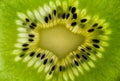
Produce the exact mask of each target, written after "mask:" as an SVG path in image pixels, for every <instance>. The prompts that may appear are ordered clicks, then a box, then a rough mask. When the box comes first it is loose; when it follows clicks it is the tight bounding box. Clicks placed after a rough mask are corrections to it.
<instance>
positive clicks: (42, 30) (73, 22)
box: [0, 0, 111, 81]
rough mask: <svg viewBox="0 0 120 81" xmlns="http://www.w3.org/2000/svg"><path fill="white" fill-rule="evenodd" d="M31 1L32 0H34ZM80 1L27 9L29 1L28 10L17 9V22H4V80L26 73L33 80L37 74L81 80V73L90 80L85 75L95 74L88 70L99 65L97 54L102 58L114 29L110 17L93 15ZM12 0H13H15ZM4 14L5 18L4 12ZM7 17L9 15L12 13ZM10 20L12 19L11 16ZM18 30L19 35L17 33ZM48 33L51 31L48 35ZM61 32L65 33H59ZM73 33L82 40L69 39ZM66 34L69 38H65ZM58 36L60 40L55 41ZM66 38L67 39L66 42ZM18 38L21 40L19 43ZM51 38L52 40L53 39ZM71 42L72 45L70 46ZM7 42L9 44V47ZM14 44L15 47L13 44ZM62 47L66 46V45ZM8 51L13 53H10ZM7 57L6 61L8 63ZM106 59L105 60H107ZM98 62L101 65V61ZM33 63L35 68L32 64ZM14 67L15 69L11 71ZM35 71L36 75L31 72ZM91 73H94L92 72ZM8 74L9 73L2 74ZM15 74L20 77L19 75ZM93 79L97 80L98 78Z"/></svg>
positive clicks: (61, 80) (59, 80) (42, 77)
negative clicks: (80, 4)
mask: <svg viewBox="0 0 120 81" xmlns="http://www.w3.org/2000/svg"><path fill="white" fill-rule="evenodd" d="M13 2H14V1H13ZM28 2H29V3H32V2H33V1H28ZM2 3H5V1H2ZM21 3H23V2H21ZM78 3H79V2H78V1H77V0H75V1H74V0H68V1H59V0H56V1H49V2H46V4H45V5H43V7H39V8H38V9H37V7H35V6H34V7H35V8H36V9H33V10H27V8H28V7H27V6H28V5H26V10H27V11H26V10H25V11H26V12H25V11H22V10H20V12H19V11H18V10H17V11H16V10H15V11H16V13H17V16H18V17H16V16H15V17H13V18H14V20H15V22H16V25H15V24H14V23H13V22H12V24H11V22H10V21H9V22H10V23H8V24H4V23H2V25H3V26H5V27H6V29H5V28H3V27H1V29H3V30H5V32H4V31H2V34H3V36H2V34H1V38H2V42H3V44H2V45H1V48H3V49H2V52H1V53H2V56H1V57H3V58H1V65H3V66H1V69H2V70H1V76H0V78H1V80H5V79H6V77H7V79H6V80H9V79H10V81H11V80H14V81H19V80H20V78H22V77H23V79H21V80H26V81H28V80H31V81H33V80H34V78H37V77H40V78H38V79H35V80H37V81H38V80H43V81H46V80H50V81H51V80H53V81H64V80H66V81H69V80H75V81H76V80H79V79H76V78H79V77H80V79H81V80H86V79H84V77H86V76H87V74H89V75H88V77H91V76H93V75H94V73H93V72H95V71H92V72H89V73H86V72H85V71H90V70H92V69H91V68H94V67H95V64H94V61H96V60H97V58H101V57H102V52H103V51H106V50H105V49H104V47H105V46H108V43H107V40H109V37H108V35H109V34H110V33H111V31H110V30H109V28H108V27H109V22H107V21H105V20H106V19H107V18H104V19H101V18H99V15H93V16H89V15H88V14H87V12H86V9H84V8H82V7H81V8H80V7H79V6H78ZM83 3H84V2H83ZM9 4H13V3H12V2H11V3H9ZM14 4H15V3H14ZM2 6H4V5H2ZM2 6H1V7H2ZM24 6H25V5H24ZM6 7H7V6H6ZM9 7H10V9H15V8H14V7H13V5H12V6H11V5H9ZM7 8H8V7H7ZM10 9H8V12H10ZM31 9H32V8H31ZM3 10H4V8H3ZM1 11H2V9H1ZM12 13H13V12H11V14H12ZM11 14H10V15H11ZM2 15H3V18H4V17H5V16H4V14H2ZM14 15H15V13H14ZM7 17H8V19H9V14H8V15H7ZM10 20H12V18H11V17H10ZM0 21H1V22H3V21H6V19H3V20H0ZM7 22H8V21H7ZM8 26H10V27H11V28H12V27H13V26H14V27H13V28H15V27H16V28H15V29H13V30H12V31H11V30H10V29H11V28H10V29H9V28H7V27H8ZM16 30H18V31H16ZM6 31H8V32H7V33H8V34H9V33H10V35H8V36H7V34H6ZM54 31H55V32H56V33H55V32H54ZM11 32H12V33H11ZM49 32H50V34H49ZM64 32H65V34H64ZM14 33H15V34H16V35H14ZM52 33H53V34H52ZM4 34H5V38H4ZM45 34H48V35H46V37H45ZM66 34H69V35H67V36H68V38H67V37H65V36H64V35H66ZM13 35H14V36H13ZM17 35H18V36H17ZM58 35H60V36H63V37H59V36H58ZM9 36H10V37H9ZM53 36H57V37H54V40H53V38H52V37H53ZM70 36H74V37H75V38H76V39H77V40H76V41H79V42H77V43H76V41H73V42H74V43H73V42H71V40H72V39H71V40H69V38H70ZM7 38H8V41H9V39H10V40H11V41H10V42H7V43H4V42H5V41H3V40H7ZM47 38H48V39H47ZM55 38H56V39H55ZM62 38H63V39H65V38H66V39H65V40H64V41H61V40H62ZM46 40H49V42H48V44H46ZM55 40H57V42H55ZM66 40H67V42H65V41H66ZM68 40H69V41H68ZM15 41H17V42H16V43H15ZM50 41H52V43H51V42H50ZM68 42H69V43H68ZM66 43H68V44H66ZM7 44H8V45H7ZM50 44H51V45H50ZM69 44H71V45H70V46H69ZM52 45H53V46H52ZM67 45H68V46H67ZM4 46H6V48H5V47H4ZM11 46H12V48H10V47H11ZM13 46H15V47H13ZM55 47H56V48H55ZM62 47H63V48H64V49H62ZM4 48H5V49H4ZM8 49H9V50H8ZM6 51H9V52H6ZM107 52H108V51H107ZM11 53H12V54H11ZM108 53H109V52H108ZM4 54H5V55H4ZM7 54H10V55H9V56H8V55H7ZM13 54H14V55H15V57H14V56H13ZM106 55H107V53H106ZM3 59H5V60H3ZM3 61H5V63H4V62H3ZM6 61H7V63H6ZM18 61H19V62H18ZM99 63H100V62H99ZM102 63H104V61H103V62H102ZM14 65H15V66H14ZM96 65H98V63H97V64H96ZM104 65H105V64H104ZM10 66H11V67H10ZM16 66H17V68H16ZM30 66H31V68H28V67H30ZM98 66H101V65H98ZM98 66H97V67H98ZM7 69H8V70H7ZM23 69H24V70H23ZM97 69H98V68H97ZM97 69H95V70H97ZM12 70H14V71H13V72H11V71H12ZM93 70H94V69H93ZM98 70H99V69H98ZM21 71H23V72H21ZM7 72H8V73H7ZM27 72H28V73H27ZM14 73H15V74H14ZM20 73H22V74H20ZM33 73H34V74H35V75H34V76H31V75H33ZM90 73H91V74H92V73H93V74H92V75H91V76H90ZM5 74H6V75H8V76H6V77H3V78H2V76H4V75H5ZM10 74H12V75H14V77H11V76H10ZM23 74H24V75H23ZM81 74H82V75H84V76H82V75H81ZM95 74H96V73H95ZM99 74H100V73H99ZM15 75H16V76H20V77H18V78H17V77H15ZM29 75H30V76H29ZM81 76H82V77H83V78H82V77H81ZM92 78H93V77H92ZM89 79H90V78H89ZM21 80H20V81H21ZM91 80H93V81H95V79H91ZM101 80H103V79H101ZM106 80H107V79H106ZM104 81H105V79H104Z"/></svg>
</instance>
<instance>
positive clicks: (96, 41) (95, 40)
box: [92, 39, 100, 43]
mask: <svg viewBox="0 0 120 81" xmlns="http://www.w3.org/2000/svg"><path fill="white" fill-rule="evenodd" d="M92 41H93V42H95V43H99V42H100V41H99V40H98V39H93V40H92Z"/></svg>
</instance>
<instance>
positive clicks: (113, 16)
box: [0, 0, 120, 81]
mask: <svg viewBox="0 0 120 81" xmlns="http://www.w3.org/2000/svg"><path fill="white" fill-rule="evenodd" d="M48 2H49V0H44V1H43V0H0V81H44V78H43V76H44V74H40V73H37V72H36V69H33V68H32V67H31V68H27V67H26V63H22V62H14V56H13V55H12V54H11V53H12V51H13V50H14V44H15V43H16V42H17V34H18V31H17V25H16V24H15V20H16V19H18V17H17V14H16V12H23V13H26V10H28V9H29V10H31V11H32V10H34V9H38V7H39V6H41V7H42V6H43V5H44V3H47V4H48ZM79 7H80V8H81V9H82V8H86V9H87V13H88V14H89V15H91V16H94V15H99V16H100V18H103V19H106V20H107V22H109V23H110V26H109V27H110V29H111V30H112V34H111V35H110V40H109V47H107V49H106V50H105V52H104V53H103V55H104V57H103V58H102V59H98V60H97V62H96V63H95V65H96V68H94V69H91V71H90V72H85V75H80V76H79V77H78V78H75V81H120V0H79ZM55 77H57V75H56V76H55Z"/></svg>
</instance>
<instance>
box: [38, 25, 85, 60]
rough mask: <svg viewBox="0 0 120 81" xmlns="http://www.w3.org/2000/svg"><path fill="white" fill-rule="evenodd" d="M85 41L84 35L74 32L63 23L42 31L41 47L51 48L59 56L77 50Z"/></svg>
mask: <svg viewBox="0 0 120 81" xmlns="http://www.w3.org/2000/svg"><path fill="white" fill-rule="evenodd" d="M83 42H84V37H83V36H82V35H78V34H74V33H72V32H71V31H69V30H68V29H67V28H65V27H64V26H63V25H59V26H58V25H57V26H55V27H53V28H48V29H42V30H41V31H40V47H41V48H43V49H47V50H50V51H51V52H53V53H54V54H55V55H56V56H58V57H59V58H62V57H65V56H66V55H67V54H69V53H70V52H72V51H74V50H76V49H77V48H78V46H80V45H81V44H82V43H83Z"/></svg>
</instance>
